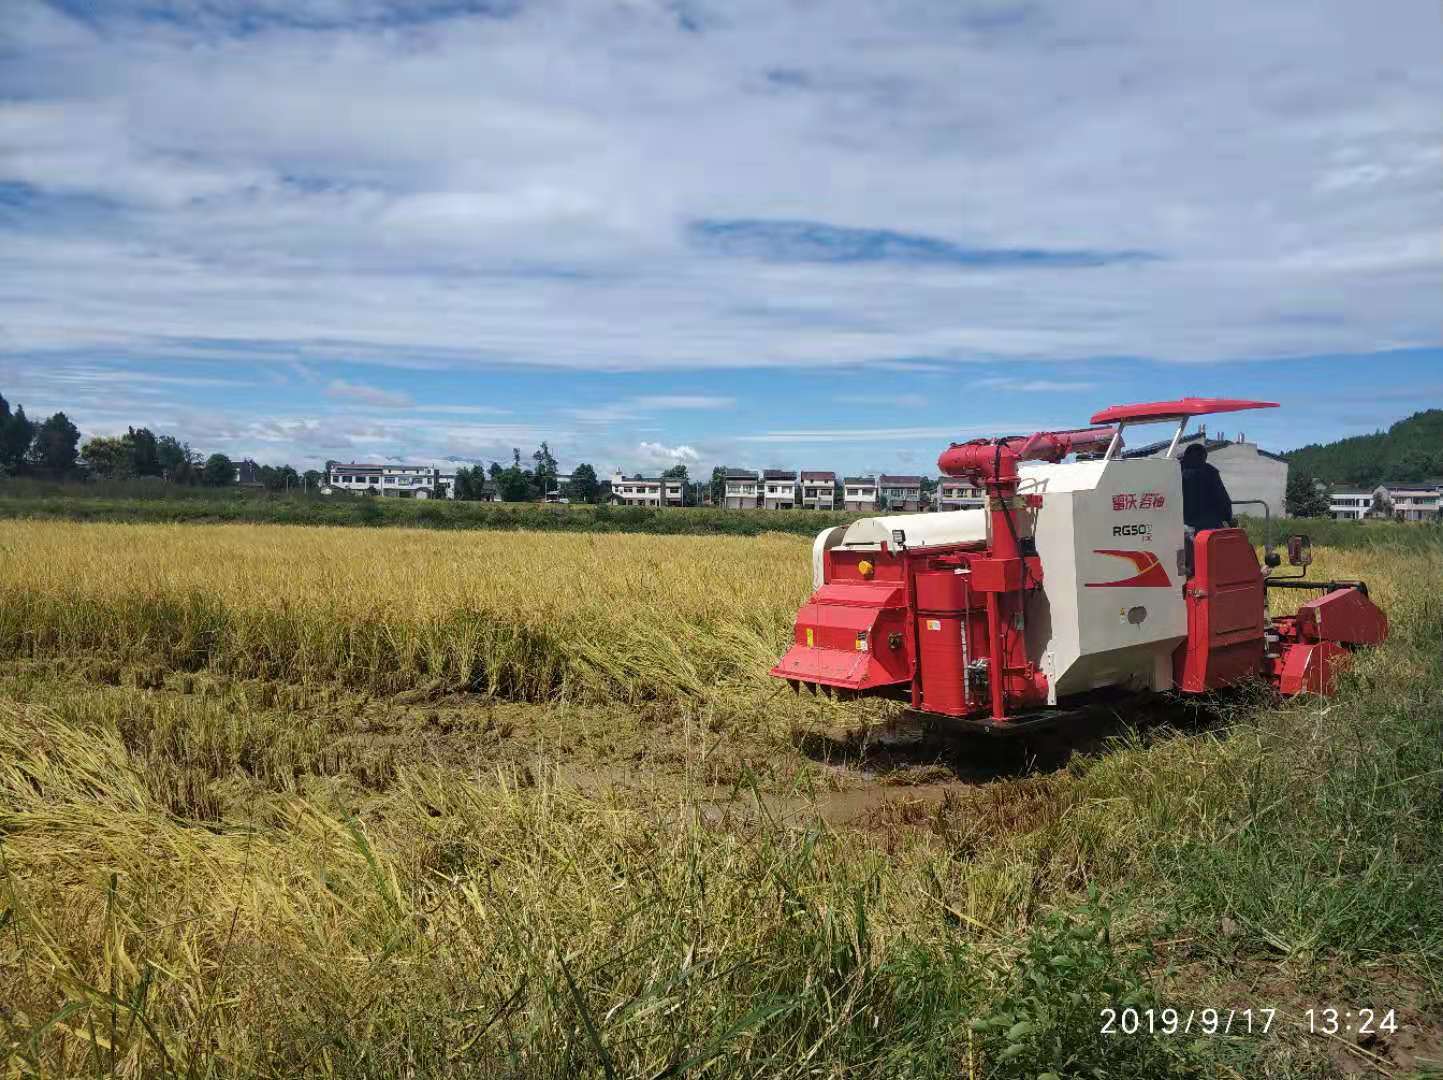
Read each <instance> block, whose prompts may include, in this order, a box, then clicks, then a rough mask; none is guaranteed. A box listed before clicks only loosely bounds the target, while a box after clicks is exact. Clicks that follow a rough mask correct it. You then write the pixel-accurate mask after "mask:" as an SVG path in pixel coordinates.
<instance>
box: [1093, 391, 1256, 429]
mask: <svg viewBox="0 0 1443 1080" xmlns="http://www.w3.org/2000/svg"><path fill="white" fill-rule="evenodd" d="M1277 407H1278V403H1277V402H1276V401H1249V400H1247V399H1245V398H1216V397H1214V398H1202V397H1185V398H1178V399H1177V400H1176V401H1144V402H1139V403H1138V404H1136V405H1111V406H1109V407H1108V408H1106V409H1103V410H1102V411H1101V412H1098V413H1093V414H1092V423H1094V424H1150V423H1154V422H1156V421H1160V420H1181V419H1182V418H1183V417H1186V416H1208V415H1210V414H1211V413H1225V412H1241V411H1242V410H1244V409H1276V408H1277Z"/></svg>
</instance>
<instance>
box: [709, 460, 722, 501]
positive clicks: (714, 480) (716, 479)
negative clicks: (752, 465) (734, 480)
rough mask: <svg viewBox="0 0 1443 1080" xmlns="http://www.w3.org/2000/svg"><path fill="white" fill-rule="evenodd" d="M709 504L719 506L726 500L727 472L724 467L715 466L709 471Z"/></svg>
mask: <svg viewBox="0 0 1443 1080" xmlns="http://www.w3.org/2000/svg"><path fill="white" fill-rule="evenodd" d="M708 486H709V487H710V488H711V504H712V505H713V506H720V505H721V504H722V503H723V502H724V501H725V500H726V494H727V471H726V467H725V466H724V465H717V466H716V467H715V468H713V469H712V471H711V483H710V484H709V485H708Z"/></svg>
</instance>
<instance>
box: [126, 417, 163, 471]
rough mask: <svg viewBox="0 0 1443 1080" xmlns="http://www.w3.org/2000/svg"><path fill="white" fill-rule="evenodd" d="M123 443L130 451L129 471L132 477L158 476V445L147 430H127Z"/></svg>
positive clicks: (151, 432) (153, 435)
mask: <svg viewBox="0 0 1443 1080" xmlns="http://www.w3.org/2000/svg"><path fill="white" fill-rule="evenodd" d="M125 443H126V446H127V448H128V449H129V450H130V471H131V474H132V475H134V476H159V475H161V471H162V470H161V467H160V443H159V441H158V440H157V439H156V437H155V433H154V432H153V431H151V430H150V429H149V428H129V429H128V430H127V431H126V433H125Z"/></svg>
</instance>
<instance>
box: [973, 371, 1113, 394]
mask: <svg viewBox="0 0 1443 1080" xmlns="http://www.w3.org/2000/svg"><path fill="white" fill-rule="evenodd" d="M976 383H977V385H978V386H985V387H987V388H988V389H989V390H1020V391H1024V392H1026V393H1033V394H1064V393H1070V392H1072V391H1075V390H1091V389H1093V388H1094V387H1095V386H1096V385H1097V384H1096V383H1094V382H1086V381H1083V380H1081V379H1018V378H1012V377H1010V376H1000V375H999V376H988V377H986V378H982V379H978V380H976Z"/></svg>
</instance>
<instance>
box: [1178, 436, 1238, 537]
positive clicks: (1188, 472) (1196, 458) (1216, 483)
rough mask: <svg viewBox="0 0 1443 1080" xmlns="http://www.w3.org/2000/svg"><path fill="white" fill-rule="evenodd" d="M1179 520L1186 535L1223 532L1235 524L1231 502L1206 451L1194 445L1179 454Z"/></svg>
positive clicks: (1196, 444)
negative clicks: (1180, 484) (1212, 531)
mask: <svg viewBox="0 0 1443 1080" xmlns="http://www.w3.org/2000/svg"><path fill="white" fill-rule="evenodd" d="M1182 520H1183V524H1184V525H1186V526H1187V528H1188V532H1189V533H1190V534H1191V533H1194V532H1200V531H1201V530H1203V529H1224V528H1227V527H1228V526H1230V525H1232V524H1234V522H1233V500H1232V497H1231V496H1229V495H1228V489H1227V487H1226V486H1225V485H1224V484H1223V478H1222V476H1221V474H1219V473H1218V471H1217V469H1216V468H1214V467H1213V466H1211V465H1209V464H1208V452H1207V448H1206V447H1204V446H1203V445H1202V444H1201V443H1193V444H1192V445H1191V446H1189V447H1188V448H1187V449H1186V450H1184V451H1183V455H1182Z"/></svg>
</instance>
